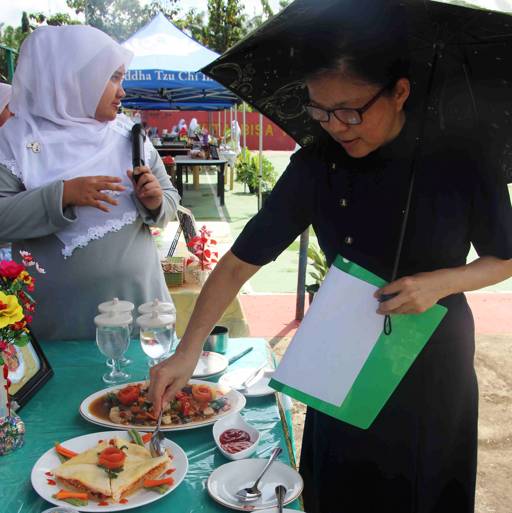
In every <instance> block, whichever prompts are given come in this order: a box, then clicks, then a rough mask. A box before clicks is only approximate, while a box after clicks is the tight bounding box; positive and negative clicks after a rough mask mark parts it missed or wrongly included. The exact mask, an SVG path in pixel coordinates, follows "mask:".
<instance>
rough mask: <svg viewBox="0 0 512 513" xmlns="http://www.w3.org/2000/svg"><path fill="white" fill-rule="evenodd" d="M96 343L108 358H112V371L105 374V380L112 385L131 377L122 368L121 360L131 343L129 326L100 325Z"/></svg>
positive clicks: (97, 330) (97, 329)
mask: <svg viewBox="0 0 512 513" xmlns="http://www.w3.org/2000/svg"><path fill="white" fill-rule="evenodd" d="M96 344H97V345H98V349H99V350H100V351H101V353H102V354H104V355H105V356H106V357H107V358H110V359H112V367H111V370H110V372H107V373H106V374H104V375H103V381H104V382H105V383H109V384H112V385H115V384H118V383H122V382H123V381H126V380H128V379H130V374H128V373H127V372H124V371H122V370H121V365H120V360H121V359H122V357H123V355H124V353H125V352H126V350H127V349H128V346H129V344H130V328H129V326H98V327H97V328H96Z"/></svg>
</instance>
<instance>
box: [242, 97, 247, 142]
mask: <svg viewBox="0 0 512 513" xmlns="http://www.w3.org/2000/svg"><path fill="white" fill-rule="evenodd" d="M242 109H243V110H242V124H243V126H244V128H243V132H242V133H243V140H244V143H243V144H244V150H245V149H247V134H246V130H245V113H246V107H245V102H244V103H243V104H242Z"/></svg>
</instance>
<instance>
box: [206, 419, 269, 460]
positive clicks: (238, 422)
mask: <svg viewBox="0 0 512 513" xmlns="http://www.w3.org/2000/svg"><path fill="white" fill-rule="evenodd" d="M227 429H243V430H244V431H245V432H247V433H249V436H250V441H251V442H252V445H251V446H250V447H247V449H244V450H243V451H239V452H235V453H233V454H230V453H229V452H226V451H225V450H224V449H223V448H222V445H221V443H220V435H222V433H224V431H226V430H227ZM213 439H214V440H215V443H216V444H217V447H218V448H219V451H220V452H221V453H222V454H223V455H224V456H225V457H226V458H227V459H228V460H243V459H245V458H248V457H249V456H251V455H252V454H253V453H254V451H256V447H257V446H258V443H259V441H260V432H259V431H258V430H257V429H256V428H254V427H252V426H251V425H250V424H247V422H245V420H244V419H243V418H242V416H241V415H240V414H239V413H234V414H233V415H228V416H227V417H224V418H223V419H220V420H218V421H217V422H216V423H215V424H214V425H213Z"/></svg>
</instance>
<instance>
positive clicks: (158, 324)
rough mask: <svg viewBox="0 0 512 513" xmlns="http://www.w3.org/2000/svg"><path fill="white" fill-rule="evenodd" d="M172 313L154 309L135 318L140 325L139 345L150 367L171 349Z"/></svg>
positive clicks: (173, 321) (174, 318) (172, 339)
mask: <svg viewBox="0 0 512 513" xmlns="http://www.w3.org/2000/svg"><path fill="white" fill-rule="evenodd" d="M175 320H176V317H175V316H174V315H172V314H160V313H158V312H156V311H154V312H152V313H151V314H145V315H141V316H140V317H138V318H137V324H138V325H139V327H140V346H141V348H142V350H143V351H144V353H145V354H146V355H147V356H148V357H149V360H148V365H149V366H150V367H152V366H153V365H156V364H157V363H158V362H159V361H161V360H162V359H163V358H164V357H165V356H167V355H168V353H169V352H170V351H171V349H172V344H173V342H174V323H175Z"/></svg>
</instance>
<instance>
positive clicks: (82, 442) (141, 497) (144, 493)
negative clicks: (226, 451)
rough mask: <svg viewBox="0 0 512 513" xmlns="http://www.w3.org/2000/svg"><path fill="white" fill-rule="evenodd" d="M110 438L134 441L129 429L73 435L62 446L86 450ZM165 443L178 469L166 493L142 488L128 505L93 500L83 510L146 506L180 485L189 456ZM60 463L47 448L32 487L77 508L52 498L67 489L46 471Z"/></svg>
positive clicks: (82, 507) (57, 502)
mask: <svg viewBox="0 0 512 513" xmlns="http://www.w3.org/2000/svg"><path fill="white" fill-rule="evenodd" d="M110 438H125V439H126V440H131V438H130V436H129V435H128V433H127V432H126V431H103V432H101V433H91V434H89V435H83V436H78V437H76V438H71V439H70V440H67V441H65V442H62V445H63V446H64V447H66V449H71V450H72V451H75V452H83V451H86V450H87V449H90V448H91V447H94V446H95V445H96V444H97V443H98V442H99V441H100V440H108V439H110ZM164 446H165V447H169V448H170V450H171V454H172V457H173V459H172V468H175V469H176V470H175V471H174V472H173V473H172V478H173V479H174V484H173V485H172V486H171V487H170V489H169V490H168V491H167V492H165V493H164V494H162V495H160V494H159V493H156V492H152V491H149V490H139V491H138V492H136V493H134V494H133V495H129V496H128V497H127V500H128V502H127V503H126V504H119V503H114V504H110V505H109V506H98V503H97V502H96V501H92V500H91V501H89V504H88V505H87V506H80V507H79V508H80V511H124V510H127V509H132V508H138V507H139V506H144V505H145V504H149V503H150V502H154V501H157V500H160V499H162V498H164V497H165V496H167V495H168V494H170V493H171V492H172V491H173V490H174V489H175V488H177V487H178V486H179V484H180V483H181V482H182V481H183V479H184V477H185V475H186V474H187V471H188V459H187V455H186V454H185V452H184V451H183V449H182V448H181V447H180V446H179V445H177V444H175V443H174V442H171V441H170V440H167V439H165V440H164ZM59 465H60V460H59V458H58V456H57V453H56V452H55V449H53V448H51V449H50V450H48V451H46V452H45V453H44V454H43V455H42V456H41V457H40V458H39V459H38V460H37V462H36V464H35V465H34V467H33V468H32V474H31V476H30V477H31V481H32V486H33V487H34V490H35V491H36V492H37V493H38V494H39V495H40V496H41V497H42V498H43V499H44V500H45V501H48V502H50V503H51V504H55V505H57V506H67V507H69V508H71V509H75V510H76V508H75V507H74V506H71V505H70V504H68V503H67V502H64V501H59V500H57V499H54V498H53V497H52V495H53V494H55V493H57V492H58V491H59V490H60V489H61V488H64V489H66V486H61V484H60V483H59V482H58V481H57V486H51V485H49V484H48V476H47V475H46V474H45V472H53V471H54V470H55V469H56V468H57V467H58V466H59ZM169 507H172V506H171V503H169Z"/></svg>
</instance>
